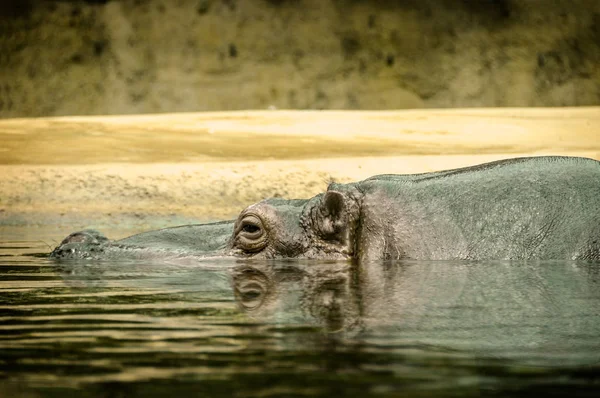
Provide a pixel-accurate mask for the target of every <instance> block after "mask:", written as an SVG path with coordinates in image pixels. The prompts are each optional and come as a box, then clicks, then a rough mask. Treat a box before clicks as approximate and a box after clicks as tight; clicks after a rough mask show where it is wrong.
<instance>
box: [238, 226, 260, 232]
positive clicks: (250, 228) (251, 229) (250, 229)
mask: <svg viewBox="0 0 600 398" xmlns="http://www.w3.org/2000/svg"><path fill="white" fill-rule="evenodd" d="M242 230H243V231H244V232H247V233H249V234H253V233H255V232H258V231H260V227H259V226H258V225H254V224H246V225H244V226H242Z"/></svg>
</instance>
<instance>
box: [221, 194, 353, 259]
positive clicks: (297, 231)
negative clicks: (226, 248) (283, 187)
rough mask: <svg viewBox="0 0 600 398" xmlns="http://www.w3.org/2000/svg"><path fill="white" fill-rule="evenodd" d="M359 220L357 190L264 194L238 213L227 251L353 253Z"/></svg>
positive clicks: (328, 255)
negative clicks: (304, 196) (296, 196)
mask: <svg viewBox="0 0 600 398" xmlns="http://www.w3.org/2000/svg"><path fill="white" fill-rule="evenodd" d="M358 219H359V200H358V191H356V192H353V191H352V190H346V191H342V192H340V191H336V190H328V191H327V192H325V193H323V194H320V195H317V196H315V197H314V198H312V199H309V200H284V199H267V200H264V201H262V202H259V203H256V204H254V205H252V206H249V207H247V208H246V209H245V210H243V211H242V212H241V213H240V215H239V217H238V218H237V220H236V221H235V223H234V227H233V235H232V237H231V240H230V243H229V244H230V247H231V249H232V251H231V254H233V255H234V256H236V257H256V258H290V257H293V258H320V259H327V258H329V259H344V258H351V257H353V256H354V251H355V248H354V246H355V245H354V241H355V236H354V235H355V230H356V226H357V224H358Z"/></svg>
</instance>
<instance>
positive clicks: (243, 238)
mask: <svg viewBox="0 0 600 398" xmlns="http://www.w3.org/2000/svg"><path fill="white" fill-rule="evenodd" d="M52 256H53V257H57V258H70V257H76V258H106V257H111V256H112V257H126V258H132V257H135V258H139V257H152V258H154V257H157V256H197V257H215V256H217V257H223V256H232V257H241V258H316V259H357V260H359V261H365V260H380V259H392V260H393V259H419V260H425V259H427V260H448V259H467V260H479V259H531V258H536V259H583V260H594V259H600V162H597V161H595V160H591V159H584V158H567V157H537V158H517V159H509V160H503V161H499V162H493V163H486V164H482V165H478V166H473V167H468V168H462V169H455V170H447V171H441V172H436V173H424V174H414V175H380V176H375V177H372V178H369V179H367V180H364V181H360V182H357V183H351V184H331V185H330V186H329V187H328V190H327V191H326V192H325V193H323V194H320V195H317V196H315V197H314V198H312V199H309V200H283V199H268V200H265V201H262V202H259V203H257V204H254V205H252V206H249V207H248V208H246V209H245V210H244V211H242V212H241V214H240V215H239V217H238V218H237V220H235V221H226V222H222V223H217V224H204V225H192V226H184V227H177V228H167V229H163V230H159V231H153V232H148V233H144V234H139V235H135V236H133V237H130V238H126V239H123V240H120V241H115V242H110V241H108V240H107V239H106V238H105V237H104V236H102V235H101V234H99V233H98V232H95V231H83V232H79V233H76V234H72V235H70V236H69V237H67V238H66V239H65V240H64V241H63V242H62V243H61V245H60V246H59V247H58V248H56V249H55V250H54V251H53V252H52Z"/></svg>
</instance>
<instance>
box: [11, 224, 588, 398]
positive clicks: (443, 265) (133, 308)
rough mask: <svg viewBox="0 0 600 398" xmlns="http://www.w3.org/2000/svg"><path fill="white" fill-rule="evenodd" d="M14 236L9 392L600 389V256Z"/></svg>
mask: <svg viewBox="0 0 600 398" xmlns="http://www.w3.org/2000/svg"><path fill="white" fill-rule="evenodd" d="M45 252H48V248H47V246H46V245H45V244H44V243H42V242H40V241H25V240H22V239H21V240H20V239H14V236H13V237H12V238H11V237H10V236H8V235H6V234H4V235H3V238H2V241H0V292H1V294H0V353H1V355H0V396H6V397H17V396H26V397H38V396H44V397H54V396H57V397H59V396H60V397H64V396H77V397H132V396H143V397H148V396H222V397H231V396H234V397H272V396H285V397H288V396H289V397H291V396H328V397H331V396H333V397H339V396H382V397H386V396H408V397H411V396H419V397H422V396H435V397H440V396H441V397H445V396H488V395H489V396H505V395H510V396H531V395H532V394H534V395H538V394H542V395H545V396H561V395H569V396H578V397H579V396H599V394H600V379H599V378H598V376H597V375H598V374H600V264H598V263H583V262H470V263H466V262H454V263H452V262H397V263H373V264H364V265H362V266H361V267H357V266H356V265H352V264H346V263H339V262H338V263H336V262H328V263H323V262H320V263H319V262H301V261H278V262H275V261H274V262H264V261H260V262H258V261H257V262H252V261H237V262H236V261H221V262H211V263H202V264H199V263H190V262H179V263H178V262H176V261H171V262H148V261H136V262H131V261H130V262H106V263H98V262H96V263H89V262H63V263H57V262H54V261H52V260H51V259H48V258H45V257H43V256H39V255H38V254H37V253H45Z"/></svg>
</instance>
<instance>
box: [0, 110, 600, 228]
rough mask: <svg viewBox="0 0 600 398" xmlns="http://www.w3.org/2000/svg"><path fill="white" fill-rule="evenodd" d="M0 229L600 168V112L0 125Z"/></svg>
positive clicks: (165, 219) (193, 214) (132, 220)
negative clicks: (598, 162)
mask: <svg viewBox="0 0 600 398" xmlns="http://www.w3.org/2000/svg"><path fill="white" fill-rule="evenodd" d="M0 142H1V144H0V151H1V152H0V199H1V202H0V225H64V227H65V228H71V227H78V226H82V227H84V226H96V225H97V224H102V225H108V226H111V225H114V226H115V228H126V229H131V228H134V229H136V228H137V229H144V228H145V227H148V226H152V227H156V226H162V225H164V224H169V225H172V223H180V222H183V221H188V220H192V221H193V220H199V221H204V220H214V219H223V218H231V217H234V216H235V215H236V214H237V213H238V212H239V211H240V210H241V209H243V208H244V207H245V206H247V205H248V204H251V203H254V202H256V201H258V200H261V199H263V198H267V197H272V196H281V197H289V198H304V197H310V196H313V195H315V194H316V193H318V192H321V191H322V190H323V189H324V188H325V187H326V185H327V183H328V182H329V181H331V180H336V181H340V182H349V181H355V180H360V179H364V178H367V177H369V176H371V175H374V174H382V173H417V172H425V171H433V170H440V169H446V168H455V167H462V166H467V165H472V164H477V163H483V162H487V161H492V160H498V159H503V158H508V157H517V156H535V155H543V154H555V155H571V156H585V157H591V158H596V159H599V158H600V108H560V109H460V110H443V111H439V110H430V111H421V110H419V111H395V112H387V111H386V112H300V111H298V112H293V111H269V112H228V113H201V114H199V113H190V114H168V115H144V116H111V117H64V118H41V119H11V120H1V121H0Z"/></svg>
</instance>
